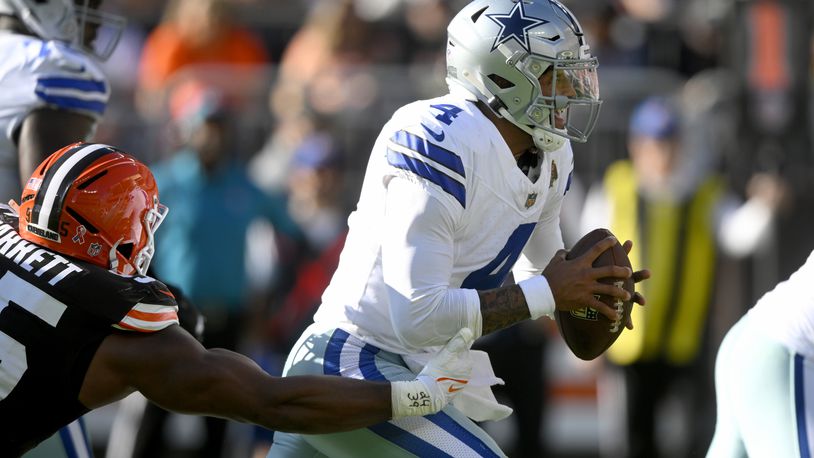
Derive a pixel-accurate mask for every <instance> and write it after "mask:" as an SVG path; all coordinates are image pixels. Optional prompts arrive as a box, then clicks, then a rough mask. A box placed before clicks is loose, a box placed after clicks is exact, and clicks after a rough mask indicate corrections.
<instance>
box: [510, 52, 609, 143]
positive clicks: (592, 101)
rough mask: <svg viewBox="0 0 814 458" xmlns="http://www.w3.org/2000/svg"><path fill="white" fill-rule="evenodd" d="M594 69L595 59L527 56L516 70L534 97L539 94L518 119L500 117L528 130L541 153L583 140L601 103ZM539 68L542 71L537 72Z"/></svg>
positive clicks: (596, 116)
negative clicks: (530, 88) (531, 89)
mask: <svg viewBox="0 0 814 458" xmlns="http://www.w3.org/2000/svg"><path fill="white" fill-rule="evenodd" d="M596 67H597V61H596V58H588V59H558V60H555V59H547V58H545V57H538V56H529V57H528V58H527V59H526V61H525V62H521V63H519V64H518V70H520V72H522V73H523V74H524V75H526V77H528V78H529V81H531V84H532V87H533V88H534V94H539V95H537V96H536V98H534V100H533V101H532V102H531V103H530V104H529V105H528V108H527V109H526V111H525V113H524V116H522V117H520V119H516V118H514V117H513V116H512V115H511V114H509V113H508V112H506V113H503V115H504V117H506V118H507V119H508V120H509V121H511V122H512V123H514V124H515V125H518V126H519V127H521V128H524V127H526V126H527V128H530V129H531V130H532V137H534V140H535V144H536V145H537V147H538V148H540V149H542V150H544V151H552V150H556V149H558V148H559V147H560V146H562V144H563V143H564V141H565V139H569V140H572V141H575V142H579V143H583V142H585V141H587V140H588V136H589V135H590V134H591V132H592V131H593V129H594V126H595V125H596V121H597V119H598V117H599V107H600V104H601V101H600V100H599V81H598V78H597V73H596ZM540 69H545V70H544V71H543V72H542V73H541V72H540ZM524 130H527V129H524ZM527 131H528V130H527Z"/></svg>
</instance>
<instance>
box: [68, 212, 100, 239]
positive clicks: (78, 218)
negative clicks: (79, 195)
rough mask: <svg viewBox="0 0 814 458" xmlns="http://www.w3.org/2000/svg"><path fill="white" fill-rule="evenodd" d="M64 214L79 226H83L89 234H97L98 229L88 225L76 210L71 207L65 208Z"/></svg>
mask: <svg viewBox="0 0 814 458" xmlns="http://www.w3.org/2000/svg"><path fill="white" fill-rule="evenodd" d="M65 212H66V213H68V214H69V215H71V216H72V217H73V219H75V220H76V221H77V222H78V223H79V224H81V225H83V226H85V229H87V230H88V232H90V233H91V234H98V233H99V229H97V228H96V226H94V225H93V224H91V223H90V221H88V220H87V219H85V218H83V217H82V215H80V214H79V213H78V212H77V211H76V210H74V209H73V208H71V207H65Z"/></svg>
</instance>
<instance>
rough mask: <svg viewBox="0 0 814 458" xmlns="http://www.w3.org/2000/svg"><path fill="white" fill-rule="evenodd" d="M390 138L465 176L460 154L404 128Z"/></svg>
mask: <svg viewBox="0 0 814 458" xmlns="http://www.w3.org/2000/svg"><path fill="white" fill-rule="evenodd" d="M391 140H392V141H393V142H394V143H396V144H397V145H401V146H403V147H405V148H409V149H411V150H413V151H415V152H416V153H418V154H421V155H422V156H426V157H428V158H430V159H432V160H434V161H435V162H438V163H439V164H441V165H443V166H444V167H447V168H448V169H450V170H452V171H454V172H456V173H460V174H461V176H463V177H465V176H466V174H465V173H464V163H463V161H461V158H460V156H458V155H457V154H455V153H453V152H452V151H450V150H448V149H445V148H442V147H440V146H438V145H436V144H434V143H432V142H429V141H427V140H426V139H424V138H421V137H419V136H418V135H415V134H412V133H410V132H407V131H405V130H400V131H398V132H396V133H395V134H393V137H392V138H391Z"/></svg>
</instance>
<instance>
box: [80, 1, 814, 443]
mask: <svg viewBox="0 0 814 458" xmlns="http://www.w3.org/2000/svg"><path fill="white" fill-rule="evenodd" d="M196 1H198V0H192V2H188V3H192V4H193V8H194V4H195V2H196ZM174 3H178V2H172V1H171V2H164V1H161V0H107V1H106V2H105V5H104V9H106V10H110V11H113V12H117V13H119V14H123V15H125V16H126V17H128V19H129V23H128V29H127V32H126V34H125V35H124V37H123V39H122V42H121V43H120V44H119V47H118V49H117V50H116V52H115V53H114V55H113V56H112V58H111V59H110V60H109V61H108V62H107V63H106V64H105V68H106V71H107V73H108V75H109V77H110V79H111V84H112V91H113V96H112V102H111V104H110V106H109V107H108V111H107V113H106V115H105V119H104V121H103V123H102V124H101V125H100V127H99V129H98V132H97V136H96V138H97V140H99V141H102V142H108V143H111V144H114V145H117V146H120V147H122V148H123V149H124V150H126V151H129V152H131V153H133V154H135V155H136V156H138V157H140V158H141V159H143V160H145V161H146V162H148V163H158V162H160V161H162V160H164V159H167V158H169V157H171V155H172V154H173V151H175V150H176V149H177V146H178V145H177V134H175V135H173V133H172V131H171V129H170V128H169V127H171V126H176V125H177V124H178V123H179V122H180V120H179V116H180V115H178V114H177V113H178V110H176V109H174V108H173V102H172V99H173V96H174V95H177V94H178V93H179V91H178V90H177V89H178V88H179V87H181V86H183V85H184V84H185V83H186V82H188V81H191V80H194V81H197V82H201V81H203V82H205V83H206V84H207V85H210V86H212V87H215V88H217V89H218V91H221V92H222V93H224V94H227V95H228V98H229V100H230V105H229V111H230V116H231V119H232V120H233V121H234V125H235V127H236V128H237V129H238V131H239V134H238V135H237V136H235V137H234V138H235V141H234V145H233V147H232V148H231V151H232V154H234V156H235V157H236V158H240V159H241V160H242V161H244V163H245V164H247V167H249V168H250V170H251V172H252V174H253V176H254V177H255V178H256V179H257V180H258V181H259V182H260V183H261V184H262V185H263V186H264V188H265V189H268V190H270V191H271V192H277V191H281V192H287V191H288V189H287V187H288V182H287V181H286V179H285V178H286V176H287V171H289V170H290V169H289V168H288V167H289V165H290V164H291V162H292V156H293V155H294V154H295V152H296V151H297V150H298V148H299V147H300V146H301V145H302V143H303V141H304V139H306V138H310V137H311V136H310V135H309V134H311V133H313V132H315V131H316V132H319V133H323V134H325V135H327V137H328V138H330V139H331V140H332V142H333V143H334V144H335V145H336V146H337V147H338V150H339V151H341V152H342V156H343V160H342V161H341V163H340V164H341V166H340V167H341V172H342V173H343V175H344V180H343V181H342V182H341V185H340V187H338V188H336V189H334V190H333V192H334V193H335V194H336V195H338V196H340V197H341V199H340V200H339V202H338V205H339V208H341V209H342V211H344V212H346V213H347V212H349V211H350V210H351V209H352V206H353V204H354V202H355V199H356V196H357V195H358V187H359V185H360V183H361V177H362V173H363V171H364V164H365V162H366V157H367V155H368V153H369V150H370V147H371V146H372V143H373V140H374V139H375V136H376V134H377V133H378V130H379V129H380V127H381V125H382V124H383V122H384V121H385V120H386V119H388V117H389V116H390V114H391V113H392V112H393V110H394V109H395V108H397V107H399V106H401V105H402V104H404V103H407V102H409V101H412V100H414V99H417V98H428V97H432V96H435V95H440V94H442V93H443V92H444V90H445V85H444V82H443V73H444V64H443V58H444V41H445V33H444V30H445V25H446V23H447V22H448V19H449V18H450V17H451V14H454V12H455V11H457V9H458V8H459V7H460V6H461V5H463V4H464V3H466V2H465V1H462V0H458V1H439V0H355V1H353V0H347V1H344V0H324V1H315V0H311V1H293V2H292V1H287V0H227V1H225V2H223V4H224V5H225V7H226V8H227V9H228V10H229V12H230V15H229V16H228V17H231V18H232V20H233V25H234V26H237V27H241V28H245V29H246V30H248V31H250V33H252V34H254V35H255V36H256V37H257V38H258V39H259V40H260V41H261V43H262V45H263V47H264V49H265V52H266V58H265V61H264V62H263V64H262V65H258V66H252V67H251V68H248V67H245V66H242V67H239V68H235V66H233V65H229V64H224V63H218V62H208V63H206V64H205V65H186V66H184V67H182V68H180V69H178V70H177V71H174V72H173V73H172V74H171V75H170V76H169V77H168V78H166V79H165V80H163V81H161V82H160V83H156V84H152V83H151V84H149V85H148V84H146V83H145V82H144V81H143V78H144V76H143V75H141V76H140V72H139V68H140V67H141V66H142V65H143V62H142V59H143V56H142V51H143V46H144V43H145V40H147V39H148V38H149V37H150V35H151V33H152V32H154V30H155V29H156V27H158V26H159V25H162V24H164V25H167V22H165V16H164V14H165V9H166V8H167V7H168V5H172V4H174ZM206 3H208V2H203V1H200V2H198V4H199V5H204V4H206ZM564 3H565V4H566V5H567V6H569V7H570V8H571V9H572V10H573V11H574V13H575V14H576V15H577V17H578V18H579V19H580V21H581V22H582V25H583V26H584V27H585V28H586V29H587V30H588V38H589V43H591V45H592V48H593V51H594V52H595V54H596V55H597V56H598V58H599V61H600V70H599V75H600V87H601V94H602V98H603V99H604V101H605V102H604V105H603V108H602V113H601V115H600V119H599V124H598V126H597V129H596V131H595V132H594V134H593V135H592V137H591V138H590V140H589V142H588V143H587V144H584V145H575V147H574V149H575V155H576V170H577V174H576V178H577V180H578V186H577V187H576V191H575V192H574V193H572V197H571V198H570V202H569V204H568V207H567V208H566V209H565V212H564V214H563V226H564V227H563V229H564V235H565V238H566V243H567V244H570V243H573V241H575V240H576V238H577V237H578V236H579V233H578V230H577V229H575V228H576V227H577V224H576V222H575V218H576V216H575V215H576V214H577V212H578V209H579V207H580V203H581V202H580V198H581V194H580V189H581V190H583V191H584V190H585V189H588V187H589V186H590V185H591V184H592V183H593V182H595V181H596V180H598V179H600V178H601V176H602V172H603V170H604V168H605V166H607V165H608V164H609V163H610V162H611V161H613V160H616V159H620V158H623V157H626V154H627V152H626V138H627V127H628V118H629V115H630V113H631V112H632V110H633V108H634V107H635V106H636V104H637V103H638V102H640V101H641V100H643V99H645V98H646V97H648V96H650V95H658V94H667V93H672V94H679V97H680V99H681V103H682V106H684V107H685V110H686V111H687V113H688V117H689V119H690V124H691V125H692V127H693V128H691V129H689V130H688V131H687V133H686V135H687V137H686V138H685V141H686V142H687V143H688V144H691V145H692V148H690V149H691V150H692V151H694V152H695V154H698V155H702V156H703V157H704V158H705V159H706V160H708V162H709V164H712V165H711V166H712V167H714V168H715V169H716V170H718V171H720V172H721V173H723V174H724V176H725V177H726V178H727V180H728V183H729V185H730V186H731V188H732V190H733V191H734V192H736V193H738V194H741V195H743V194H745V192H746V186H747V181H748V179H749V177H750V176H751V175H752V174H753V173H755V172H773V173H776V174H778V175H779V176H780V177H782V178H783V180H785V182H786V183H787V185H788V186H789V189H790V190H791V191H792V192H791V194H792V199H791V200H790V201H791V204H790V207H789V208H788V209H787V210H786V211H785V212H783V213H782V214H781V216H780V217H779V219H778V220H777V222H776V226H777V227H776V231H775V233H774V237H773V239H772V240H771V241H770V243H767V244H766V246H765V247H763V249H761V250H760V251H759V252H758V253H756V254H754V255H752V256H750V257H748V258H746V259H743V260H739V261H733V262H731V263H730V265H729V269H730V272H729V274H728V275H726V276H725V277H726V278H728V279H729V281H728V283H727V284H726V290H725V293H724V295H725V296H726V297H727V300H726V301H725V306H723V307H720V308H719V309H717V310H716V314H715V316H714V317H711V320H712V321H711V322H712V326H713V327H714V335H716V336H718V338H720V337H721V336H722V335H723V332H725V330H726V329H727V328H728V326H729V325H730V324H731V323H733V322H734V321H735V319H736V318H737V317H738V316H740V314H742V313H743V311H744V310H745V308H746V307H748V306H749V305H750V304H751V303H753V302H754V300H755V299H756V298H757V297H759V295H760V294H762V293H763V292H764V291H766V290H767V289H768V288H770V287H771V286H772V285H773V284H774V283H776V282H777V281H778V280H780V279H782V278H785V276H787V275H788V274H789V273H790V272H792V271H793V270H794V269H795V268H796V267H797V266H799V265H800V264H801V263H802V261H803V260H804V259H805V256H806V255H807V253H809V252H810V250H811V249H812V248H814V236H812V235H811V231H810V227H811V222H812V221H811V219H812V216H811V215H814V212H812V210H814V202H812V183H814V180H812V179H811V178H812V177H814V155H813V154H812V146H811V138H810V132H811V127H812V126H811V119H812V116H811V105H812V104H811V90H810V87H811V83H812V59H811V55H812V32H811V31H812V6H811V3H810V2H809V1H807V0H751V1H747V0H738V1H736V0H570V1H564ZM315 11H318V12H316V13H315ZM224 13H225V11H223V10H218V17H217V18H216V21H221V20H225V18H226V17H227V15H225V14H224ZM182 60H183V59H182ZM191 60H192V61H194V59H191ZM179 103H183V102H179ZM181 111H183V110H181ZM160 237H161V233H160V232H159V238H160ZM259 262H260V264H261V265H264V266H265V268H266V269H269V270H270V271H272V272H273V271H274V270H275V269H286V268H287V266H279V265H277V266H275V265H271V266H269V265H267V264H264V263H263V261H262V260H260V261H259ZM272 264H273V262H272ZM271 275H272V274H271V273H267V275H265V276H263V275H259V276H257V277H258V279H255V282H257V283H260V284H261V285H260V286H259V288H261V289H262V287H263V285H262V282H263V281H264V279H268V278H270V276H271ZM279 305H280V304H279V303H275V299H268V303H267V304H266V306H267V307H268V309H269V310H273V309H275V307H279ZM261 327H262V326H261ZM544 333H545V335H546V336H547V337H546V338H549V339H550V341H551V345H549V346H548V347H547V350H546V353H547V357H546V359H545V365H546V371H545V373H546V376H547V378H548V379H549V386H548V388H547V409H546V421H545V422H544V428H543V429H542V430H541V431H540V434H541V435H542V437H543V438H544V440H545V441H546V442H547V443H548V444H549V446H550V449H551V450H552V452H553V453H556V454H558V455H561V456H595V455H597V454H598V453H599V451H600V449H601V447H600V439H599V438H600V436H602V431H601V429H602V428H603V426H602V424H601V423H600V422H599V421H598V419H597V418H598V417H597V413H598V401H597V396H598V395H597V386H596V380H597V373H598V371H601V370H602V367H601V365H600V364H586V363H583V362H580V361H578V360H576V359H575V358H573V357H571V356H570V355H569V354H568V353H567V349H565V348H564V347H563V346H562V344H561V342H560V340H559V337H558V336H557V335H556V331H552V330H551V329H547V330H544ZM260 334H263V333H262V332H261V333H260ZM253 335H254V334H253ZM260 341H261V342H260V343H261V344H262V339H260ZM255 346H257V342H255ZM251 348H255V347H251ZM251 348H249V347H247V349H249V350H250V349H251ZM676 403H678V404H680V400H676ZM116 410H117V406H112V407H110V408H106V409H102V410H101V411H98V412H96V413H93V414H91V415H89V417H88V422H89V425H90V428H91V433H92V435H93V440H94V444H95V446H96V447H97V451H98V456H104V453H105V449H106V448H107V445H108V444H107V439H108V438H107V434H108V433H109V430H110V424H111V422H112V419H113V417H114V416H115V413H116ZM666 418H668V420H669V418H670V415H669V412H668V415H667V417H666ZM199 426H200V425H198V424H197V423H196V420H195V419H192V418H183V417H179V418H176V419H175V420H173V421H172V422H171V425H170V428H171V429H170V431H171V432H170V434H169V436H170V438H171V440H170V442H171V443H172V444H174V445H173V447H175V449H176V450H177V456H187V455H185V450H188V449H191V448H192V447H193V446H194V445H195V441H197V440H199V439H200V434H201V431H200V428H199ZM672 426H673V425H672V424H671V423H669V421H667V422H666V423H665V424H663V425H661V426H660V428H661V429H662V430H664V431H662V433H663V434H662V435H663V437H664V438H665V439H664V444H665V448H666V449H667V450H673V449H675V450H680V448H681V445H680V442H681V440H682V431H678V433H677V434H676V431H675V430H672V432H671V433H669V434H668V433H667V432H669V431H671V428H672ZM173 428H174V429H173ZM487 428H488V429H489V430H490V431H492V432H493V433H494V435H495V437H497V438H498V439H499V441H509V440H511V437H512V436H513V434H514V430H513V426H512V425H511V423H510V422H509V421H504V422H502V423H500V424H494V425H487ZM246 432H247V428H241V427H237V426H234V425H233V426H232V428H231V430H230V434H231V437H233V438H238V441H237V442H235V443H240V444H242V445H241V446H240V447H238V446H235V448H234V450H235V456H248V454H249V452H248V450H249V449H250V448H251V447H250V446H248V445H246V443H247V439H245V437H247V435H246ZM676 453H678V452H676Z"/></svg>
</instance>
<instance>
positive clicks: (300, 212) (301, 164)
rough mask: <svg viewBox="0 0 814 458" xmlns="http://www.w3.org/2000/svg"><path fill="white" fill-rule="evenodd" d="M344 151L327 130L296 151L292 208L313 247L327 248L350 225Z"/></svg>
mask: <svg viewBox="0 0 814 458" xmlns="http://www.w3.org/2000/svg"><path fill="white" fill-rule="evenodd" d="M343 166H344V163H343V160H342V152H341V151H340V150H339V148H338V147H337V146H336V145H335V144H334V140H333V139H332V138H331V137H330V136H328V134H325V133H315V134H312V135H311V136H310V137H308V138H306V139H305V141H303V143H302V145H300V147H299V148H297V150H296V151H295V152H294V158H293V164H292V170H291V174H290V175H289V180H288V189H289V198H288V207H289V209H290V211H291V216H292V217H293V218H294V221H296V222H297V223H298V224H299V226H300V227H301V228H302V230H303V232H304V234H305V237H306V239H307V241H308V244H309V246H310V247H311V248H312V249H314V250H316V251H318V252H321V251H324V250H325V249H327V248H328V247H329V246H331V245H332V244H333V243H334V241H336V239H337V237H338V236H339V235H340V234H342V233H343V232H344V231H345V229H346V228H347V218H348V214H347V211H346V210H345V209H344V208H343V207H342V200H341V197H342V185H343V182H342V168H343Z"/></svg>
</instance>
